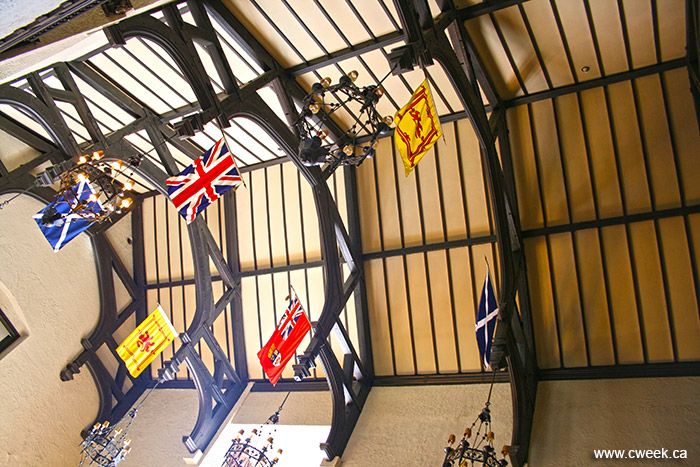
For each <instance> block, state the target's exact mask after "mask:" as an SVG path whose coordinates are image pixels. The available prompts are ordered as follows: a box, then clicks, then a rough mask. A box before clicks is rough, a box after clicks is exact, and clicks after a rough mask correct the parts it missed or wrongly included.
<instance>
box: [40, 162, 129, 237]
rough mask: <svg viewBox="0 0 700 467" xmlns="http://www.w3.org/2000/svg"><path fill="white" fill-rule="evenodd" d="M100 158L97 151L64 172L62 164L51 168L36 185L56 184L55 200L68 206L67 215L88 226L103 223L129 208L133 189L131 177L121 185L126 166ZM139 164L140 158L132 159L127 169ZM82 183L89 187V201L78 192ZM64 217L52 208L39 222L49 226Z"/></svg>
mask: <svg viewBox="0 0 700 467" xmlns="http://www.w3.org/2000/svg"><path fill="white" fill-rule="evenodd" d="M103 156H104V153H103V152H102V151H96V152H94V153H93V154H92V155H91V156H86V155H84V156H80V158H79V159H78V163H77V164H67V165H68V167H67V168H66V167H65V165H64V164H61V165H58V166H53V167H51V168H50V169H49V170H47V171H46V172H44V173H42V174H41V175H40V176H39V178H38V183H39V184H40V185H50V184H52V183H54V182H56V181H58V182H59V190H58V193H57V195H56V200H57V201H58V202H65V203H67V205H68V206H69V209H70V212H69V213H68V215H76V216H79V217H81V218H83V219H85V220H87V221H89V222H91V223H101V222H104V221H105V220H107V219H108V218H109V217H110V216H111V215H112V214H113V213H116V214H121V213H122V212H123V211H124V210H126V209H128V208H129V207H130V206H131V205H132V203H133V200H132V198H130V197H129V194H128V192H129V191H130V190H132V189H133V188H134V182H133V181H132V180H131V179H130V177H126V178H127V180H126V181H124V182H122V181H120V178H124V176H125V174H124V170H125V167H126V166H125V164H123V163H122V162H119V161H114V162H111V163H107V162H103V161H102V158H103ZM140 161H141V159H140V158H139V157H133V158H131V159H130V160H129V161H128V164H127V166H129V167H136V166H138V164H139V163H140ZM61 170H62V171H61ZM83 182H87V183H88V184H89V185H90V188H91V190H90V191H91V194H90V195H89V197H85V196H84V195H83V193H82V192H80V191H79V190H78V187H79V186H80V184H81V183H83ZM65 215H66V214H61V213H59V212H58V211H57V210H56V209H55V208H53V209H51V208H49V209H46V211H45V212H44V215H43V216H42V218H41V222H42V224H44V225H51V224H53V223H54V222H57V221H60V219H61V218H63V217H64V216H65Z"/></svg>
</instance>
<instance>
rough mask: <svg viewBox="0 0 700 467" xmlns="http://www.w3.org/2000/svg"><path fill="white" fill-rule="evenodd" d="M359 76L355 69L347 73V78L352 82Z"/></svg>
mask: <svg viewBox="0 0 700 467" xmlns="http://www.w3.org/2000/svg"><path fill="white" fill-rule="evenodd" d="M358 76H359V73H358V72H357V70H352V71H351V72H350V73H348V78H350V80H351V81H352V82H353V83H354V82H355V80H356V79H357V77H358Z"/></svg>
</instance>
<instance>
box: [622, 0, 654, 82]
mask: <svg viewBox="0 0 700 467" xmlns="http://www.w3.org/2000/svg"><path fill="white" fill-rule="evenodd" d="M620 14H624V18H625V27H626V28H627V34H628V35H629V44H630V45H629V46H630V52H631V54H632V66H631V68H640V67H643V66H648V65H652V64H654V63H656V61H657V60H656V53H655V44H654V41H655V37H654V34H649V31H653V30H654V26H653V20H652V16H651V2H637V1H634V0H633V1H630V0H623V1H622V8H621V9H620Z"/></svg>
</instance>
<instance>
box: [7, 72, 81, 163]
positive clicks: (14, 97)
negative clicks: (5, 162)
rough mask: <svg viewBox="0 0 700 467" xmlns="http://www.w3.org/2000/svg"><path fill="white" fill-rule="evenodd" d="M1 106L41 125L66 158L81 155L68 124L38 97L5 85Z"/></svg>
mask: <svg viewBox="0 0 700 467" xmlns="http://www.w3.org/2000/svg"><path fill="white" fill-rule="evenodd" d="M0 104H7V105H10V106H12V107H14V108H16V109H17V110H19V111H21V112H22V113H24V114H25V115H27V116H29V117H31V118H32V119H34V120H35V121H36V122H37V123H39V124H40V125H41V126H42V127H43V128H44V129H45V130H46V132H47V133H48V134H49V136H50V137H51V139H52V140H53V141H54V143H56V145H57V146H58V147H59V148H60V149H61V150H62V151H63V153H64V154H65V156H66V157H73V156H77V155H79V154H78V151H79V150H78V146H77V144H76V143H75V139H74V138H73V135H72V134H71V133H70V130H69V129H68V126H67V125H66V122H64V121H63V120H62V119H61V118H60V117H58V114H57V113H56V112H53V111H52V110H51V109H49V107H48V106H47V105H46V104H44V103H43V102H42V101H41V100H40V99H38V98H37V97H34V96H33V95H31V94H30V93H28V92H26V91H23V90H21V89H19V88H16V87H14V86H10V85H9V84H3V85H1V86H0Z"/></svg>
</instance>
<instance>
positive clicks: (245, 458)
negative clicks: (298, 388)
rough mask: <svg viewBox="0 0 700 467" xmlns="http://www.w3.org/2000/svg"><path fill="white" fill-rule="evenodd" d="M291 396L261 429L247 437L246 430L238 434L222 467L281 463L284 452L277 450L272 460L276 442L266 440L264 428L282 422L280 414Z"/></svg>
mask: <svg viewBox="0 0 700 467" xmlns="http://www.w3.org/2000/svg"><path fill="white" fill-rule="evenodd" d="M289 394H290V393H287V396H286V397H285V398H284V401H282V404H281V405H280V406H279V408H278V409H277V411H276V412H275V413H273V414H272V415H270V418H268V419H267V421H266V422H265V424H263V425H261V426H260V427H259V428H253V429H252V430H251V431H250V433H249V434H248V435H247V436H246V432H245V430H241V431H239V432H238V434H237V435H236V437H235V438H233V439H232V440H231V447H229V448H228V451H227V452H226V457H225V458H224V463H223V464H221V467H252V466H255V467H271V466H273V465H276V464H277V462H279V460H280V459H279V458H280V456H281V455H282V450H281V449H277V451H276V452H275V457H274V458H273V459H271V456H272V454H273V451H274V447H273V444H274V442H275V440H274V438H273V437H272V436H269V437H268V438H267V439H264V434H263V427H265V426H267V425H277V423H278V422H279V421H280V412H281V411H282V408H283V407H284V403H285V402H287V399H288V398H289ZM275 431H276V430H275ZM273 433H274V432H273Z"/></svg>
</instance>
